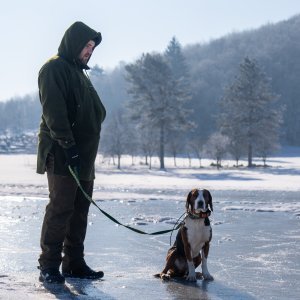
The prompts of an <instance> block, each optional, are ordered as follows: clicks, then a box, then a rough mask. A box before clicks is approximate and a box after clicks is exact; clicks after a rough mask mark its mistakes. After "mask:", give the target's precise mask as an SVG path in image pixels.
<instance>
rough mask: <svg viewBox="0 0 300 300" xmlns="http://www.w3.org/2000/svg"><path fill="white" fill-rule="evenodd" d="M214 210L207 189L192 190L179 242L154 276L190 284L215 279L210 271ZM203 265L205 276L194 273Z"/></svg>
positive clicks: (188, 198) (179, 231)
mask: <svg viewBox="0 0 300 300" xmlns="http://www.w3.org/2000/svg"><path fill="white" fill-rule="evenodd" d="M209 208H210V209H209ZM211 211H213V204H212V196H211V194H210V192H209V191H208V190H206V189H193V190H192V191H190V192H189V194H188V196H187V199H186V212H187V215H186V217H185V219H184V221H183V224H182V226H181V227H180V229H179V230H178V233H177V236H176V241H175V242H174V244H173V246H172V247H171V248H170V249H169V250H168V253H167V258H166V265H165V267H164V269H163V270H162V272H161V273H159V274H156V275H154V276H156V277H160V278H161V279H163V280H168V279H170V278H174V277H176V278H178V277H181V278H186V280H188V281H197V279H202V278H204V279H205V280H213V279H214V278H213V276H211V275H210V273H209V272H208V268H207V258H208V252H209V245H210V241H211V239H212V228H211V226H210V221H209V218H208V217H209V216H210V214H211ZM200 250H201V254H200ZM201 262H202V264H201ZM200 264H201V267H202V273H200V272H196V271H195V269H196V268H197V267H198V266H199V265H200Z"/></svg>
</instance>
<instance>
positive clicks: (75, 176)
mask: <svg viewBox="0 0 300 300" xmlns="http://www.w3.org/2000/svg"><path fill="white" fill-rule="evenodd" d="M68 167H69V171H70V173H71V175H72V176H73V178H74V180H75V181H76V183H77V185H78V187H79V189H80V190H81V192H82V193H83V195H84V197H85V198H86V199H87V200H89V201H90V202H91V203H92V204H94V206H96V207H97V208H98V209H99V210H100V212H101V213H102V214H104V215H105V216H106V217H107V218H109V219H110V220H111V221H113V222H115V223H116V224H118V225H120V226H123V227H126V228H127V229H129V230H132V231H134V232H136V233H139V234H147V235H160V234H165V233H169V232H172V233H173V231H174V230H177V229H179V228H180V226H181V223H179V224H178V225H177V226H176V224H177V223H178V221H179V220H180V218H181V217H182V216H183V215H181V217H180V218H179V219H178V220H177V221H176V223H175V225H174V227H173V228H172V229H168V230H161V231H156V232H151V233H147V232H145V231H142V230H139V229H136V228H133V227H130V226H129V225H125V224H122V223H120V222H119V221H118V220H117V219H115V218H114V217H112V216H111V215H110V214H109V213H107V212H105V211H104V210H103V209H101V208H100V207H99V206H98V205H97V203H96V202H95V201H94V200H93V199H92V198H91V197H90V196H89V195H88V194H87V193H86V192H85V190H84V189H83V187H82V186H81V183H80V181H79V179H78V176H77V175H76V173H75V172H74V170H73V169H72V168H71V166H68ZM175 226H176V228H175ZM171 236H172V235H171Z"/></svg>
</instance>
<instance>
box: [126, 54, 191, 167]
mask: <svg viewBox="0 0 300 300" xmlns="http://www.w3.org/2000/svg"><path fill="white" fill-rule="evenodd" d="M126 71H127V75H128V76H127V77H126V78H127V80H128V82H129V83H130V89H129V93H130V94H131V95H132V96H133V99H131V100H130V101H129V102H128V105H127V108H128V110H129V114H130V115H131V118H132V120H134V121H135V122H136V123H137V126H138V127H139V128H141V129H143V128H146V127H148V128H152V129H153V130H154V131H155V133H156V138H158V141H159V142H158V148H159V149H158V153H159V159H160V168H161V169H164V168H165V165H164V157H165V144H166V141H167V133H168V132H169V131H171V130H178V131H182V130H185V129H186V128H188V125H189V123H190V122H189V120H188V118H186V116H187V115H188V114H187V111H186V109H185V108H184V101H185V99H184V98H183V96H182V93H181V91H180V89H179V86H178V82H177V81H176V80H175V79H174V78H173V76H172V72H171V69H170V67H169V65H168V64H167V62H166V61H165V58H164V57H163V56H162V55H160V54H145V55H142V57H141V58H140V59H138V60H137V61H136V62H135V63H133V64H129V65H127V66H126Z"/></svg>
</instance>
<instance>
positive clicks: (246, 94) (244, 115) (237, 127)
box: [220, 57, 282, 167]
mask: <svg viewBox="0 0 300 300" xmlns="http://www.w3.org/2000/svg"><path fill="white" fill-rule="evenodd" d="M276 100H278V96H277V95H275V94H273V93H272V92H271V87H270V80H269V79H268V78H267V76H266V75H265V73H263V72H262V71H261V69H260V68H259V66H258V65H257V63H256V62H255V61H254V60H251V59H249V58H248V57H246V58H245V59H244V60H243V62H242V63H241V65H240V69H239V73H238V76H237V77H236V79H235V81H234V82H233V83H232V85H231V86H229V87H228V88H227V89H226V91H225V95H224V97H223V99H222V113H221V117H220V128H221V132H222V133H223V134H225V135H227V136H228V137H229V138H230V140H231V145H234V147H235V148H236V147H237V146H239V149H240V150H241V151H246V153H247V156H248V167H252V166H253V163H252V159H253V156H254V154H255V153H257V151H258V149H259V148H260V145H262V144H263V142H264V140H265V139H266V138H268V139H269V143H268V147H267V148H268V150H271V149H272V148H273V147H272V146H273V144H274V143H276V141H277V139H278V136H279V130H278V129H279V126H280V123H281V114H282V109H281V108H278V106H275V105H274V104H275V102H276ZM267 148H266V149H267Z"/></svg>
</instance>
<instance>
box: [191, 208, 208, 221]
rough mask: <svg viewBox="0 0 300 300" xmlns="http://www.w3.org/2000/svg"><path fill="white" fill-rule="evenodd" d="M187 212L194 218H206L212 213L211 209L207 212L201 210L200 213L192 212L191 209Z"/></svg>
mask: <svg viewBox="0 0 300 300" xmlns="http://www.w3.org/2000/svg"><path fill="white" fill-rule="evenodd" d="M187 214H188V216H189V217H190V218H192V219H205V218H208V217H209V216H210V215H211V211H210V210H209V209H208V210H207V211H205V212H202V211H201V212H199V213H192V212H191V211H188V212H187Z"/></svg>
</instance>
